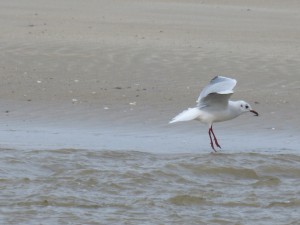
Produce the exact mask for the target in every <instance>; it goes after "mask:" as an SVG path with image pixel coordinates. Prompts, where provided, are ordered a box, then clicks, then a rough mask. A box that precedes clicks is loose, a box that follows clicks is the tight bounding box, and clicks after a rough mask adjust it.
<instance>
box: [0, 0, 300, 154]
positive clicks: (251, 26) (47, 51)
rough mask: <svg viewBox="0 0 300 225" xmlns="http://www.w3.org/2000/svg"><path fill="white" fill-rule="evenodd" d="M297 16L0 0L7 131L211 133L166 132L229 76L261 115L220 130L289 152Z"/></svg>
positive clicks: (191, 5) (244, 7)
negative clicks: (204, 91) (211, 85)
mask: <svg viewBox="0 0 300 225" xmlns="http://www.w3.org/2000/svg"><path fill="white" fill-rule="evenodd" d="M298 9H299V4H297V2H296V1H289V3H281V1H266V2H264V3H260V2H259V1H251V2H247V1H243V2H242V3H240V2H239V1H228V2H227V3H226V4H225V3H223V2H222V1H209V2H205V1H202V2H198V1H163V0H162V1H113V2H110V1H90V2H89V3H88V4H86V3H85V2H81V1H75V2H74V1H63V2H60V1H55V2H43V3H40V2H39V1H26V3H25V2H23V3H19V2H17V1H10V2H5V3H4V2H3V3H1V27H2V31H1V37H0V38H1V44H0V49H1V53H0V57H1V60H0V61H1V66H0V69H1V71H0V76H1V78H2V79H1V80H2V82H1V88H0V96H1V105H0V107H1V112H2V119H1V125H2V135H3V136H6V134H7V135H8V136H11V132H10V130H17V131H18V128H16V127H15V126H17V127H20V128H22V129H23V130H27V131H30V130H31V128H32V127H36V126H37V127H39V128H37V129H43V128H44V127H47V125H49V126H51V127H52V126H53V127H54V128H68V127H72V128H74V129H82V128H83V130H84V129H90V128H91V129H92V128H93V129H96V130H98V132H102V133H103V132H104V133H105V132H106V131H107V130H108V129H109V128H112V130H115V131H116V136H118V130H119V129H121V130H122V129H125V127H126V129H125V132H126V131H130V133H131V134H133V137H134V135H135V133H136V134H138V133H140V132H142V133H146V134H145V136H147V133H149V135H154V136H155V138H156V139H159V137H157V136H156V135H155V133H161V132H163V133H164V135H165V136H169V135H173V134H172V132H178V133H183V132H185V131H186V130H187V129H188V130H193V131H192V133H188V134H187V136H190V135H193V134H194V133H195V131H196V132H197V135H199V136H201V135H204V136H206V135H207V134H206V127H203V128H201V126H199V124H197V126H194V124H192V125H191V124H184V125H176V126H173V127H172V128H170V127H169V126H166V124H167V122H168V121H169V119H170V118H172V117H173V116H174V115H175V114H177V113H178V112H180V111H181V110H183V109H185V108H187V107H192V106H194V105H195V100H196V98H197V97H198V95H199V93H200V90H201V88H202V87H203V86H204V85H206V84H207V83H208V82H209V80H210V79H211V78H212V77H214V76H215V75H227V76H230V77H233V78H235V79H237V80H238V85H237V87H236V89H235V90H236V93H235V94H234V96H233V99H244V100H246V101H248V102H249V103H250V104H252V107H253V108H255V109H256V110H257V111H259V112H260V114H261V117H259V118H252V117H249V115H247V116H246V115H244V116H243V117H241V118H239V119H237V120H235V121H230V122H228V123H225V124H218V125H217V127H218V128H217V130H218V132H220V133H222V132H223V133H226V134H227V133H228V132H227V131H224V130H226V129H229V130H230V132H231V131H232V132H233V133H239V135H243V133H244V132H243V130H245V129H246V130H247V132H246V133H247V134H250V135H251V133H255V134H261V135H265V136H267V137H268V138H267V139H266V140H265V142H266V143H267V145H268V144H269V143H270V142H273V141H270V139H273V138H272V136H273V135H275V136H276V139H278V137H282V141H283V142H282V146H278V148H282V147H284V146H286V144H287V143H286V142H285V141H284V140H285V139H286V138H293V137H296V136H297V133H298V132H299V120H298V115H299V107H298V105H299V103H300V100H299V99H300V98H299V95H300V94H299V93H300V92H299V84H300V83H299V82H300V80H299V34H300V28H299V26H298V25H299V23H298V21H299V15H298V13H297V12H298ZM103 127H105V129H103ZM116 127H118V128H117V129H115V128H116ZM219 127H220V128H219ZM251 131H254V132H251ZM108 132H109V133H111V132H110V131H108ZM29 133H30V132H29ZM62 133H64V131H61V132H60V134H62ZM80 133H82V131H80ZM29 135H31V134H29ZM25 136H26V135H25ZM27 136H28V135H27ZM184 136H185V134H183V137H182V138H184ZM131 137H132V135H131ZM24 138H25V140H24V143H22V144H23V145H28V147H33V146H31V144H30V143H26V142H27V141H26V137H24ZM33 138H34V137H33ZM269 138H270V139H269ZM235 139H236V138H235ZM2 141H3V143H5V145H6V146H10V145H13V144H14V143H15V141H13V143H11V142H10V141H7V138H2ZM20 142H21V140H20ZM132 142H135V141H134V139H133V141H132ZM230 142H234V138H233V137H232V138H231V140H230ZM289 142H293V141H292V140H291V141H289ZM171 143H172V144H174V145H175V146H173V147H175V148H176V145H177V144H178V143H174V142H171ZM256 143H257V142H256V141H255V140H253V144H256ZM41 144H42V143H41ZM48 144H50V145H51V143H47V141H46V142H44V146H45V147H47V145H48ZM68 144H69V146H70V147H74V148H76V147H77V146H76V144H74V146H72V145H73V143H71V142H70V143H68ZM289 144H290V143H289ZM87 147H88V146H87ZM95 147H97V148H100V149H101V148H102V147H103V146H101V144H100V146H95ZM127 147H130V146H126V148H127ZM206 147H209V146H206ZM230 147H232V146H229V147H228V148H230ZM234 147H235V148H239V146H238V145H234ZM243 147H244V146H243ZM255 147H257V148H259V147H260V143H257V146H255ZM263 147H265V145H264V144H263ZM272 147H274V146H272ZM293 147H295V146H293ZM296 147H298V146H296ZM119 148H120V149H121V148H122V146H119ZM131 148H134V146H131ZM195 148H196V146H194V147H192V149H195Z"/></svg>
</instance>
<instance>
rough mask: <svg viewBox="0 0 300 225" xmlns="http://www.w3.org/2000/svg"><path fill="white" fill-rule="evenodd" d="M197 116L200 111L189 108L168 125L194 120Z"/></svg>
mask: <svg viewBox="0 0 300 225" xmlns="http://www.w3.org/2000/svg"><path fill="white" fill-rule="evenodd" d="M199 115H200V110H199V109H198V108H189V109H187V110H184V111H183V112H182V113H179V114H178V115H177V116H175V117H174V118H173V119H172V120H171V121H170V122H169V123H176V122H183V121H190V120H194V119H196V118H197V117H198V116H199Z"/></svg>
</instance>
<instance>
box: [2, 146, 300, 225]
mask: <svg viewBox="0 0 300 225" xmlns="http://www.w3.org/2000/svg"><path fill="white" fill-rule="evenodd" d="M282 152H283V151H282ZM0 154H1V158H0V171H1V173H0V174H1V175H0V176H1V178H0V188H1V192H0V204H1V205H0V212H1V214H0V215H1V216H0V223H1V224H49V225H50V224H51V225H52V224H272V225H274V224H299V221H300V210H299V209H300V198H299V196H300V188H299V186H300V156H299V154H297V153H289V154H282V153H276V154H270V153H267V152H265V153H218V154H212V153H185V154H178V153H177V154H172V153H164V154H159V153H145V152H139V151H126V150H124V151H111V150H75V149H61V150H17V149H4V148H2V149H1V150H0Z"/></svg>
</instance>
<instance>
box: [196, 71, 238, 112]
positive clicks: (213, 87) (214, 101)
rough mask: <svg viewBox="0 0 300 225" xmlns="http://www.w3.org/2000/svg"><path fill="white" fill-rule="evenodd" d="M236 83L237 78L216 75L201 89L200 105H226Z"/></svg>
mask: <svg viewBox="0 0 300 225" xmlns="http://www.w3.org/2000/svg"><path fill="white" fill-rule="evenodd" d="M235 85H236V80H235V79H232V78H228V77H223V76H216V77H214V78H213V79H212V80H211V81H210V83H209V84H208V85H207V86H206V87H204V89H203V90H202V91H201V93H200V96H199V98H198V100H197V103H198V107H199V108H203V107H208V106H210V107H216V108H221V107H226V106H227V104H228V100H229V98H230V96H231V95H232V94H233V88H234V87H235Z"/></svg>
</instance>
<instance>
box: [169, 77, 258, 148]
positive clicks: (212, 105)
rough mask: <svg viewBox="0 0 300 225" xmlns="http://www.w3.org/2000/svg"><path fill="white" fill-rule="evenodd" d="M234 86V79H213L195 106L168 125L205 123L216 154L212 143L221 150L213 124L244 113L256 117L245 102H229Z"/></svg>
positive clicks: (256, 114)
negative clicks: (193, 121)
mask: <svg viewBox="0 0 300 225" xmlns="http://www.w3.org/2000/svg"><path fill="white" fill-rule="evenodd" d="M235 85H236V80H235V79H232V78H228V77H223V76H216V77H214V78H213V79H212V80H211V81H210V83H209V84H208V85H207V86H206V87H204V88H203V90H202V91H201V93H200V96H199V98H198V100H197V106H196V107H195V108H189V109H187V110H185V111H183V112H182V113H180V114H178V115H177V116H175V117H174V118H173V119H172V120H171V121H170V122H169V123H176V122H181V121H190V120H198V121H200V122H202V123H206V124H207V125H208V127H209V129H208V134H209V138H210V145H211V147H212V149H213V150H214V151H215V152H216V150H215V147H214V143H215V145H216V146H217V147H219V148H221V146H220V145H219V143H218V140H217V138H216V136H215V134H214V131H213V128H212V125H213V123H214V122H222V121H226V120H231V119H234V118H236V117H238V116H239V115H241V114H243V113H245V112H252V113H254V114H255V116H258V113H257V112H256V111H254V110H253V109H252V108H251V106H250V105H249V104H248V103H247V102H245V101H242V100H240V101H229V98H230V96H231V95H232V94H233V88H234V87H235ZM212 137H213V138H212ZM213 140H214V143H213Z"/></svg>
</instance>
